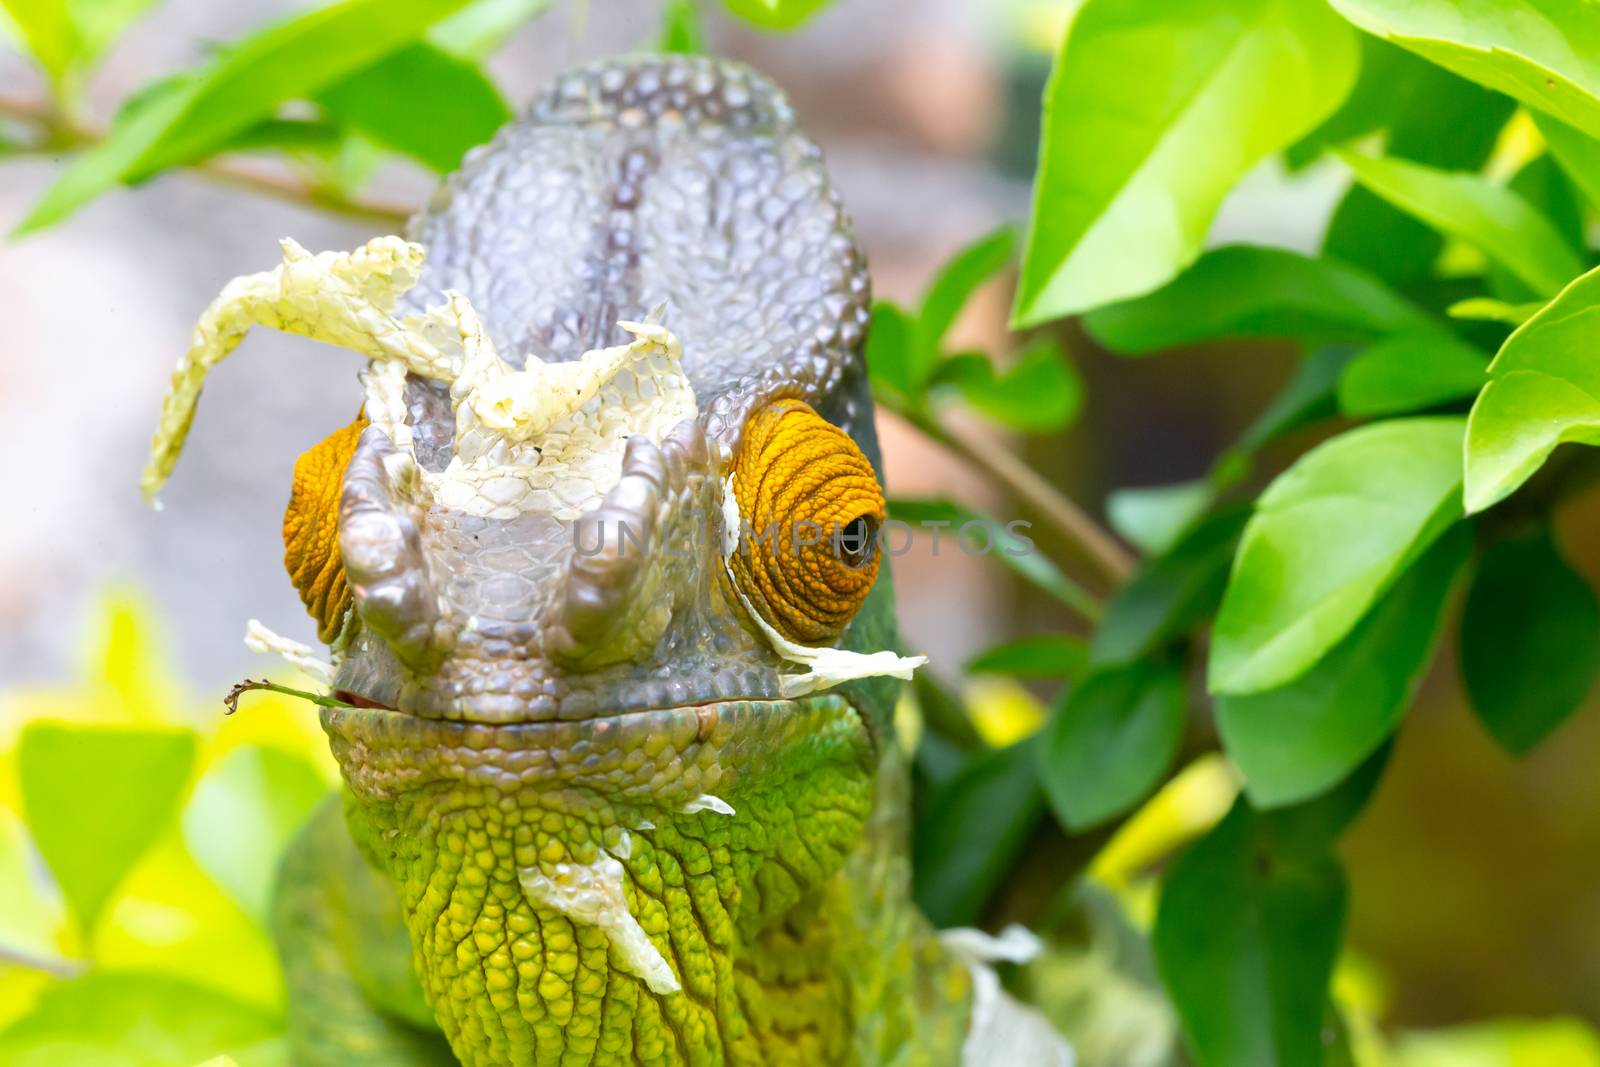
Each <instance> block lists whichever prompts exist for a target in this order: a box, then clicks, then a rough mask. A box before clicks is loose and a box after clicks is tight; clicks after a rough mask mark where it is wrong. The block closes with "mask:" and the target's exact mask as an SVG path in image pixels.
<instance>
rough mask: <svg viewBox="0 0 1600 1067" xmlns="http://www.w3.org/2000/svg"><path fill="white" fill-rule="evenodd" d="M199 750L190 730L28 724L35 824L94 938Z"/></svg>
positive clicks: (29, 807)
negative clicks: (107, 906) (109, 904)
mask: <svg viewBox="0 0 1600 1067" xmlns="http://www.w3.org/2000/svg"><path fill="white" fill-rule="evenodd" d="M194 758H195V739H194V735H193V734H191V733H189V732H188V731H174V730H145V729H133V728H124V727H109V726H96V727H90V726H68V725H64V724H58V723H49V722H32V723H29V724H28V725H27V726H26V727H24V728H23V731H22V736H21V738H20V740H19V741H18V742H17V774H18V778H19V780H20V783H21V788H22V806H23V811H24V813H25V814H26V816H27V821H28V829H29V830H30V832H31V833H32V834H33V840H34V843H35V844H36V845H38V847H39V853H40V855H42V856H43V857H44V860H45V863H47V864H48V865H49V867H50V871H51V873H52V874H54V875H55V878H56V882H57V884H58V885H60V887H61V892H62V895H63V896H65V897H66V899H67V903H68V905H69V906H70V907H71V908H72V912H73V914H74V915H75V916H76V917H77V920H78V923H79V925H80V927H81V928H82V930H83V931H84V935H85V936H86V937H88V936H90V935H91V934H92V933H93V931H94V927H95V923H96V921H97V920H98V919H99V917H100V913H101V910H102V909H103V908H104V906H105V904H106V903H107V901H109V900H110V899H111V895H112V893H113V892H114V891H115V890H116V888H117V886H118V884H120V883H121V881H122V879H123V877H124V876H125V875H126V874H127V873H128V871H129V870H131V869H132V867H133V865H134V864H135V863H136V862H137V861H138V859H139V857H140V856H142V855H143V854H144V852H145V850H146V849H148V848H149V847H150V846H151V845H152V844H153V843H154V842H155V840H156V838H157V837H159V836H160V835H161V833H162V831H163V829H165V827H166V825H167V821H168V820H169V819H170V818H171V817H172V816H173V814H174V813H175V812H176V811H177V808H178V800H179V798H180V797H181V796H182V795H183V791H184V788H185V786H186V785H187V784H188V780H189V771H190V768H191V767H192V766H193V765H194Z"/></svg>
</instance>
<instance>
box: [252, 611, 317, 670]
mask: <svg viewBox="0 0 1600 1067" xmlns="http://www.w3.org/2000/svg"><path fill="white" fill-rule="evenodd" d="M244 647H246V648H248V649H249V650H250V651H252V652H264V653H266V654H267V655H269V656H279V657H281V658H282V659H283V661H284V662H286V663H288V664H290V665H291V666H294V667H298V668H299V669H300V670H302V671H304V672H305V673H306V675H308V676H309V677H311V678H313V679H315V680H316V681H318V682H320V683H322V684H323V685H329V684H331V681H332V678H333V664H331V663H329V662H328V661H327V660H325V659H323V658H322V657H321V656H318V655H317V654H316V652H315V651H314V650H313V649H312V648H311V646H309V645H302V644H301V643H300V642H299V641H292V640H290V639H289V638H287V637H284V636H282V635H281V634H275V633H273V632H272V631H271V630H269V629H267V628H266V627H265V626H263V625H262V624H261V622H260V621H259V620H257V619H251V620H250V621H249V623H247V624H246V625H245V631H244Z"/></svg>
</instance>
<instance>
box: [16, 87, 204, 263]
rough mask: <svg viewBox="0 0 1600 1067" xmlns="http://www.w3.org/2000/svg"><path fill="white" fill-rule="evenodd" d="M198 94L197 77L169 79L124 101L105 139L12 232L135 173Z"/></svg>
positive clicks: (57, 217)
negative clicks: (151, 147) (146, 153)
mask: <svg viewBox="0 0 1600 1067" xmlns="http://www.w3.org/2000/svg"><path fill="white" fill-rule="evenodd" d="M193 93H194V79H193V78H192V77H190V76H188V75H179V76H176V77H174V78H169V79H164V80H163V81H162V82H160V83H157V85H156V86H154V87H152V89H151V91H148V92H145V93H141V94H140V95H139V98H138V100H137V101H130V102H129V103H128V104H126V105H124V107H123V109H122V111H121V112H119V113H118V115H117V120H116V122H115V123H114V124H113V125H112V127H111V131H110V133H108V134H107V135H106V139H105V140H104V141H101V142H100V143H99V144H97V145H95V146H94V147H93V148H91V149H89V150H88V151H86V152H83V153H82V154H80V155H78V156H77V157H76V158H74V159H73V161H72V162H71V163H69V164H68V165H67V167H66V169H65V170H64V171H63V172H62V174H61V177H59V178H57V179H56V180H55V182H54V184H52V185H51V186H50V188H48V189H46V190H45V193H44V195H43V196H42V197H40V198H39V199H38V201H37V202H35V203H34V205H33V207H32V208H31V209H30V210H29V211H28V214H27V215H26V216H24V217H23V219H22V221H21V222H19V223H17V225H16V226H15V227H14V228H13V229H12V231H11V235H12V236H13V237H20V236H22V235H23V234H26V233H32V232H34V231H36V230H42V229H44V228H45V227H47V226H53V225H55V224H56V223H58V222H60V221H61V220H62V219H65V218H66V217H67V216H68V215H71V214H72V213H73V212H74V211H77V210H78V209H79V208H80V207H82V206H83V205H84V204H87V203H88V202H89V201H91V200H93V199H94V198H95V197H97V196H100V195H101V194H102V193H105V192H107V191H108V190H110V189H111V188H113V187H114V186H116V185H117V184H118V183H119V182H121V181H123V180H124V176H125V175H127V174H128V173H130V172H131V171H132V170H133V168H134V165H135V163H136V162H137V161H138V159H139V156H140V155H141V154H142V153H143V152H144V151H145V149H146V148H147V147H148V146H149V144H150V143H151V142H152V141H153V140H154V139H155V138H157V137H159V136H160V135H161V131H163V130H165V129H167V128H168V127H169V126H171V125H172V124H173V123H174V122H176V121H178V119H179V117H180V116H181V115H182V114H183V111H184V109H185V108H186V107H187V106H188V101H189V99H190V97H191V96H192V95H193Z"/></svg>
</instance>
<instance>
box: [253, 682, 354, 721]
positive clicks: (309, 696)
mask: <svg viewBox="0 0 1600 1067" xmlns="http://www.w3.org/2000/svg"><path fill="white" fill-rule="evenodd" d="M254 690H261V691H263V692H268V693H282V694H283V695H284V696H290V697H299V698H300V699H301V700H309V701H310V702H311V703H313V704H316V705H317V706H318V707H323V708H353V707H355V706H356V705H354V704H349V703H346V702H345V701H343V700H340V699H339V698H338V697H331V696H323V695H321V694H320V693H308V692H306V691H305V690H304V689H290V688H289V687H288V686H286V685H279V684H278V683H277V682H273V681H268V680H267V679H265V678H263V679H261V681H259V682H257V681H252V680H251V679H249V678H246V679H245V680H244V681H242V682H238V683H236V684H235V685H234V687H233V688H232V689H230V690H228V695H227V696H225V697H223V698H222V703H223V704H225V705H227V708H228V710H227V712H226V714H228V715H232V714H233V713H234V712H236V711H238V710H239V698H240V697H242V696H244V694H246V693H249V692H252V691H254Z"/></svg>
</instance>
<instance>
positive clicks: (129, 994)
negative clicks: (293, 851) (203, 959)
mask: <svg viewBox="0 0 1600 1067" xmlns="http://www.w3.org/2000/svg"><path fill="white" fill-rule="evenodd" d="M226 962H227V961H225V960H218V961H217V964H218V966H225V965H226ZM282 1036H283V1023H282V1022H281V1021H280V1020H278V1019H274V1018H273V1017H272V1016H270V1015H267V1014H265V1013H264V1012H262V1011H260V1010H259V1009H257V1008H253V1007H251V1006H249V1005H248V1004H244V1003H242V1002H240V1001H237V1000H234V999H233V998H232V997H229V996H227V995H225V994H223V993H219V992H217V991H216V990H213V989H207V988H205V987H203V986H198V985H194V984H192V983H190V982H186V981H183V980H182V979H178V978H172V977H170V976H168V975H163V974H159V973H155V972H142V971H102V972H98V973H93V974H89V975H87V976H85V977H83V978H78V979H75V980H73V981H70V982H63V983H61V984H60V985H54V986H51V987H49V988H47V989H46V990H45V991H44V993H43V995H42V996H41V997H40V998H39V1002H38V1004H37V1005H36V1006H35V1007H34V1009H33V1010H32V1011H31V1012H29V1013H28V1014H27V1015H24V1016H23V1017H22V1018H20V1019H18V1020H17V1021H16V1022H14V1023H12V1024H11V1025H10V1026H9V1027H7V1028H6V1029H5V1030H0V1062H3V1063H5V1064H6V1065H7V1067H173V1065H174V1064H194V1063H199V1062H201V1061H202V1060H205V1059H207V1058H209V1057H212V1056H215V1055H217V1054H218V1053H228V1054H232V1055H234V1056H236V1057H238V1058H239V1060H240V1062H242V1063H246V1064H259V1063H262V1062H264V1060H263V1053H264V1052H265V1051H266V1049H267V1048H268V1047H269V1046H268V1045H267V1044H266V1043H268V1042H272V1041H273V1039H275V1038H280V1037H282ZM251 1049H255V1050H256V1057H254V1058H252V1057H250V1056H248V1055H245V1053H246V1052H247V1051H248V1050H251ZM274 1062H283V1061H278V1060H275V1061H274Z"/></svg>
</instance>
